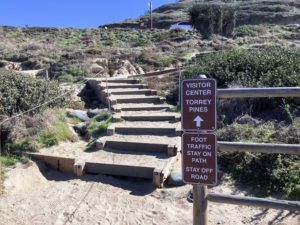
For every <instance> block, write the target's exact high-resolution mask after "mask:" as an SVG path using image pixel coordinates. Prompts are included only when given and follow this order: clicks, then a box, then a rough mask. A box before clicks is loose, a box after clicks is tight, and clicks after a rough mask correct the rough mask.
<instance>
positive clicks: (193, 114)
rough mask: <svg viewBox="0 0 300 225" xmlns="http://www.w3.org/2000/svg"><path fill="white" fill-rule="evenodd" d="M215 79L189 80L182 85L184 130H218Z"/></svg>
mask: <svg viewBox="0 0 300 225" xmlns="http://www.w3.org/2000/svg"><path fill="white" fill-rule="evenodd" d="M216 88H217V82H216V80H215V79H189V80H183V81H182V83H181V109H182V122H181V124H182V130H184V131H214V130H215V129H216Z"/></svg>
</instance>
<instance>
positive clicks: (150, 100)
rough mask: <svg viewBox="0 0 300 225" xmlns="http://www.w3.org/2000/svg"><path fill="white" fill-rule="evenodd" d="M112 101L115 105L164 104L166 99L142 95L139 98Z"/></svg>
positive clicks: (114, 98)
mask: <svg viewBox="0 0 300 225" xmlns="http://www.w3.org/2000/svg"><path fill="white" fill-rule="evenodd" d="M110 101H111V102H113V103H116V104H118V103H163V102H164V101H165V98H162V97H159V96H144V95H140V96H137V97H131V98H130V97H123V98H122V97H121V98H118V97H110Z"/></svg>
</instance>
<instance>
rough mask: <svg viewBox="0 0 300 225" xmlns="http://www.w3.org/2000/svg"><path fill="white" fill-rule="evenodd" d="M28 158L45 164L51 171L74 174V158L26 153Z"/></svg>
mask: <svg viewBox="0 0 300 225" xmlns="http://www.w3.org/2000/svg"><path fill="white" fill-rule="evenodd" d="M26 154H27V155H28V156H29V157H30V158H32V159H36V160H40V161H43V162H45V164H46V165H47V166H49V167H51V168H52V169H55V170H57V171H60V172H63V173H73V172H74V164H75V159H74V158H68V157H61V156H54V155H45V154H38V153H30V152H29V153H26Z"/></svg>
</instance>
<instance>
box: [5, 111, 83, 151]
mask: <svg viewBox="0 0 300 225" xmlns="http://www.w3.org/2000/svg"><path fill="white" fill-rule="evenodd" d="M46 114H47V115H49V114H51V116H50V117H49V118H48V119H46V121H45V124H43V125H42V126H41V127H40V128H39V129H38V130H37V132H36V133H34V134H33V135H30V136H27V137H24V138H21V139H18V140H16V141H14V142H13V143H8V144H7V145H6V148H7V150H8V151H9V152H13V151H38V150H39V149H40V148H43V147H50V146H53V145H57V144H58V143H59V142H60V141H76V140H77V137H76V136H74V135H73V133H72V131H71V130H70V128H69V126H68V123H67V119H66V116H65V112H64V111H63V110H59V109H54V110H52V111H47V112H46Z"/></svg>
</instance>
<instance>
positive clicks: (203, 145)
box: [182, 133, 217, 185]
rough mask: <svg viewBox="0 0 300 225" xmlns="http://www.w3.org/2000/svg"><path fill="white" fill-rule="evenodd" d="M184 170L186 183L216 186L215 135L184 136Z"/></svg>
mask: <svg viewBox="0 0 300 225" xmlns="http://www.w3.org/2000/svg"><path fill="white" fill-rule="evenodd" d="M182 170H183V171H182V172H183V173H182V174H183V181H184V182H185V183H188V184H203V185H214V184H216V183H217V149H216V135H215V134H209V133H206V134H201V133H184V134H183V136H182Z"/></svg>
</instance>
